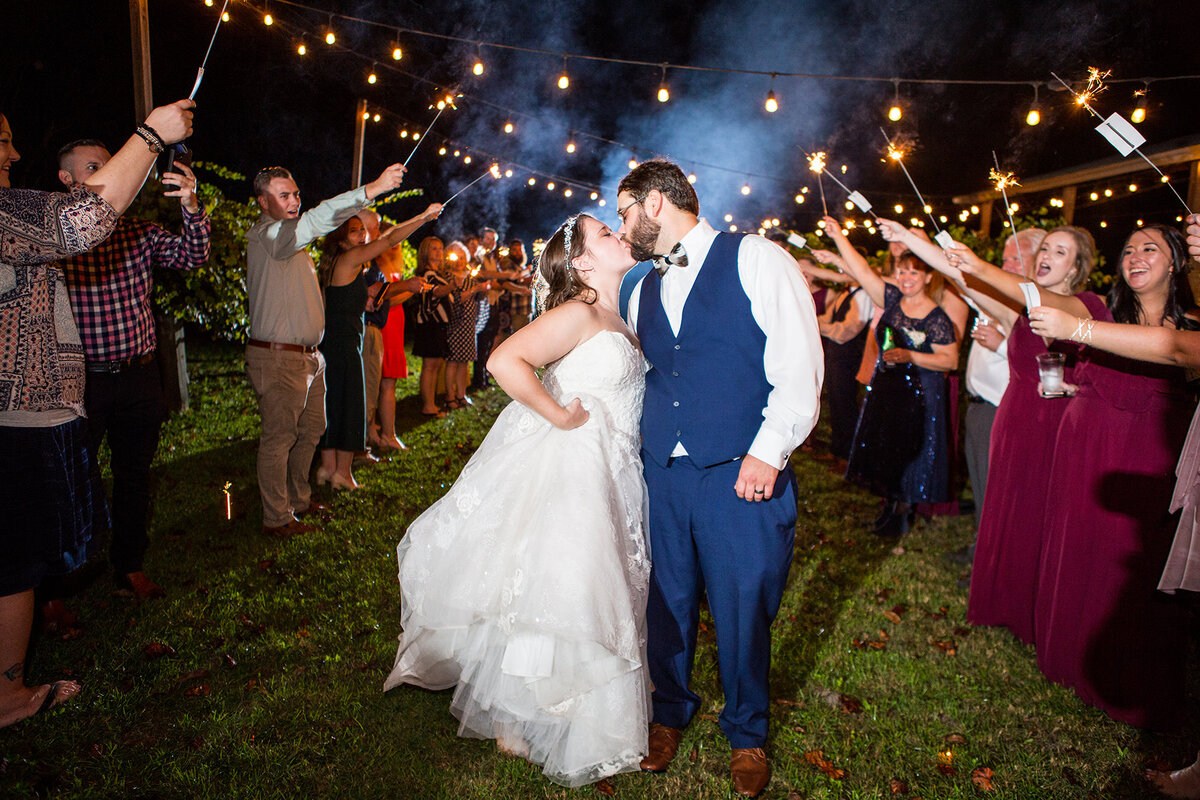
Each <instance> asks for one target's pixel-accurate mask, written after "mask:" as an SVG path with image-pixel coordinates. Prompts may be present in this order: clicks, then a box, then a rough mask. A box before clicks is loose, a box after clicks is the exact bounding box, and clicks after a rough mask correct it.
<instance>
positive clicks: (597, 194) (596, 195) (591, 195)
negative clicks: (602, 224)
mask: <svg viewBox="0 0 1200 800" xmlns="http://www.w3.org/2000/svg"><path fill="white" fill-rule="evenodd" d="M588 196H589V197H590V198H591V199H593V200H595V199H596V198H597V197H599V196H600V194H599V193H598V192H592V193H591V194H590V195H588Z"/></svg>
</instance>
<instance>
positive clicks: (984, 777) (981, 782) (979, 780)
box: [971, 767, 996, 792]
mask: <svg viewBox="0 0 1200 800" xmlns="http://www.w3.org/2000/svg"><path fill="white" fill-rule="evenodd" d="M994 774H995V773H993V772H992V768H991V767H976V768H975V769H973V770H971V783H973V784H975V785H976V786H977V787H979V788H980V789H982V790H983V791H985V792H990V791H993V790H994V789H995V788H996V787H995V786H993V785H992V775H994Z"/></svg>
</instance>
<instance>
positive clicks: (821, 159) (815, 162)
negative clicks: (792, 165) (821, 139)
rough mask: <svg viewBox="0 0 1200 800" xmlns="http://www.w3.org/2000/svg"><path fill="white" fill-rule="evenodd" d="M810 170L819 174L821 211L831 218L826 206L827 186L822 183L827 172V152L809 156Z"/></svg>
mask: <svg viewBox="0 0 1200 800" xmlns="http://www.w3.org/2000/svg"><path fill="white" fill-rule="evenodd" d="M808 168H809V169H811V170H812V171H813V172H815V173H817V188H818V189H820V190H821V211H822V213H824V214H825V216H829V208H828V207H827V206H826V205H825V184H824V183H822V182H821V175H822V173H824V172H825V151H823V150H822V151H819V152H816V153H813V154H812V155H811V156H809V158H808Z"/></svg>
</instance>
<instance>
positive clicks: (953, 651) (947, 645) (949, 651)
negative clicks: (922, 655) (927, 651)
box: [932, 639, 958, 656]
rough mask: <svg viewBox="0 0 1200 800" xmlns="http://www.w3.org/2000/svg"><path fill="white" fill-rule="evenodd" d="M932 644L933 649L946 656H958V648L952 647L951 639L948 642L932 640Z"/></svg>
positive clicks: (952, 641)
mask: <svg viewBox="0 0 1200 800" xmlns="http://www.w3.org/2000/svg"><path fill="white" fill-rule="evenodd" d="M932 644H933V646H934V647H936V648H937V649H938V650H941V651H942V652H943V653H945V654H946V655H948V656H954V655H958V648H956V647H955V646H954V640H953V639H948V640H941V639H934V640H933V642H932Z"/></svg>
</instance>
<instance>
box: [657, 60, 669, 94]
mask: <svg viewBox="0 0 1200 800" xmlns="http://www.w3.org/2000/svg"><path fill="white" fill-rule="evenodd" d="M670 99H671V92H670V91H669V90H668V89H667V65H666V64H663V68H662V77H661V78H660V79H659V81H658V102H660V103H665V102H667V101H668V100H670Z"/></svg>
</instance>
